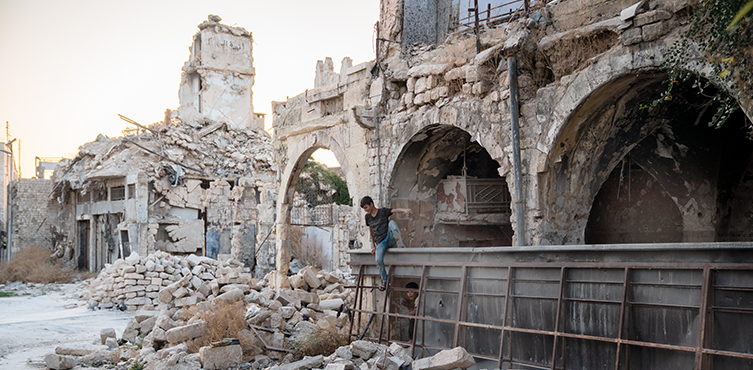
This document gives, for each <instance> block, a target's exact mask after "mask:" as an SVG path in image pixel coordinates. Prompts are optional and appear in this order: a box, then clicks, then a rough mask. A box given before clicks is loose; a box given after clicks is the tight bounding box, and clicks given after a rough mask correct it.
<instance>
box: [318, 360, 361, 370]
mask: <svg viewBox="0 0 753 370" xmlns="http://www.w3.org/2000/svg"><path fill="white" fill-rule="evenodd" d="M355 368H356V367H355V365H354V364H353V361H350V360H344V359H337V360H335V361H333V362H331V363H329V364H327V366H326V367H325V368H324V370H355Z"/></svg>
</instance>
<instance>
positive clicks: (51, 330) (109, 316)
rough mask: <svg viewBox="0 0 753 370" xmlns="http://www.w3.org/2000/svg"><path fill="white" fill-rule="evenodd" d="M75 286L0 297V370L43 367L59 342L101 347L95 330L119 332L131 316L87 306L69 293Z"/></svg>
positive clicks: (63, 286) (56, 287) (74, 289)
mask: <svg viewBox="0 0 753 370" xmlns="http://www.w3.org/2000/svg"><path fill="white" fill-rule="evenodd" d="M8 288H12V286H9V287H8ZM8 290H12V289H7V288H6V289H3V288H0V291H8ZM76 290H77V286H76V285H75V284H57V285H46V286H36V287H27V288H26V289H20V290H18V291H19V293H20V294H23V293H24V292H25V293H27V294H28V295H22V296H17V297H2V298H0V369H44V368H46V367H45V365H44V356H45V355H46V354H48V353H53V352H54V351H55V347H58V346H66V347H76V348H82V347H96V348H104V346H101V345H99V333H100V331H101V330H102V329H105V328H114V329H115V332H116V333H117V334H118V337H120V335H121V334H122V333H123V330H124V329H125V327H126V324H128V320H129V319H130V318H131V317H132V315H130V314H128V313H124V312H120V311H115V310H101V311H92V310H88V309H87V308H86V303H85V302H84V301H81V300H78V299H73V298H71V297H72V295H74V292H75V291H76ZM66 293H67V294H66ZM95 340H96V341H97V342H96V343H97V345H96V346H95V345H94V342H95ZM77 368H78V367H77Z"/></svg>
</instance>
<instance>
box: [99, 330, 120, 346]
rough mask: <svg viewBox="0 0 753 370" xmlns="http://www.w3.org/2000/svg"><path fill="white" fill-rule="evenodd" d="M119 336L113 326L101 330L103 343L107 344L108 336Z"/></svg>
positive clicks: (100, 334)
mask: <svg viewBox="0 0 753 370" xmlns="http://www.w3.org/2000/svg"><path fill="white" fill-rule="evenodd" d="M117 337H118V336H117V334H115V329H113V328H107V329H102V330H101V331H100V332H99V338H100V340H101V341H102V344H105V342H106V341H107V338H117Z"/></svg>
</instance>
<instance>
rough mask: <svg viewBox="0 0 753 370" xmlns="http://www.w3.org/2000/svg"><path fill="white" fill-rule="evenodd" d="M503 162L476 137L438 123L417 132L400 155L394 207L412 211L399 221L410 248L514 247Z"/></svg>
mask: <svg viewBox="0 0 753 370" xmlns="http://www.w3.org/2000/svg"><path fill="white" fill-rule="evenodd" d="M499 167H500V166H499V164H498V163H497V162H496V161H494V160H493V159H492V158H491V156H490V155H489V153H488V152H487V151H486V149H485V148H484V147H482V146H481V145H480V144H479V143H478V142H476V141H474V140H472V139H471V135H470V134H469V133H468V132H466V131H464V130H462V129H460V128H457V127H454V126H449V125H432V126H429V127H426V128H424V129H422V130H421V131H419V132H418V133H416V134H415V135H414V136H413V137H412V138H411V140H410V141H409V143H408V144H406V145H405V147H404V148H403V151H402V152H401V153H400V155H399V156H398V159H397V161H396V162H395V166H394V169H393V172H392V176H391V179H392V180H391V183H390V188H389V190H390V192H389V199H390V204H389V206H390V207H392V208H411V209H412V210H413V213H414V217H413V218H412V219H408V218H402V217H397V219H396V221H397V223H398V225H399V226H400V228H401V229H402V230H403V239H404V241H405V244H406V246H408V247H489V246H509V245H512V236H513V232H512V227H511V223H510V192H509V190H508V187H507V182H506V180H505V178H504V177H501V176H500V175H499V172H498V168H499Z"/></svg>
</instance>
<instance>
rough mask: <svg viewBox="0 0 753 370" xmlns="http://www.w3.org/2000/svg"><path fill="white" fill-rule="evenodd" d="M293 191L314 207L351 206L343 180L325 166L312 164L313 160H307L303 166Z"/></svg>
mask: <svg viewBox="0 0 753 370" xmlns="http://www.w3.org/2000/svg"><path fill="white" fill-rule="evenodd" d="M332 190H334V192H332ZM295 191H296V192H298V193H300V194H303V196H304V197H305V198H306V202H308V203H309V204H311V206H314V207H315V206H318V205H322V204H330V203H336V204H341V205H346V206H352V205H353V199H351V198H350V194H349V193H348V185H347V184H346V183H345V180H343V179H342V178H341V177H340V176H339V175H338V174H337V173H335V172H332V171H330V170H328V169H327V168H326V167H325V166H322V165H321V164H319V163H316V162H314V159H313V158H309V160H308V161H307V162H306V165H304V166H303V170H302V171H301V175H300V177H299V179H298V184H297V185H296V187H295ZM330 194H331V195H330Z"/></svg>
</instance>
